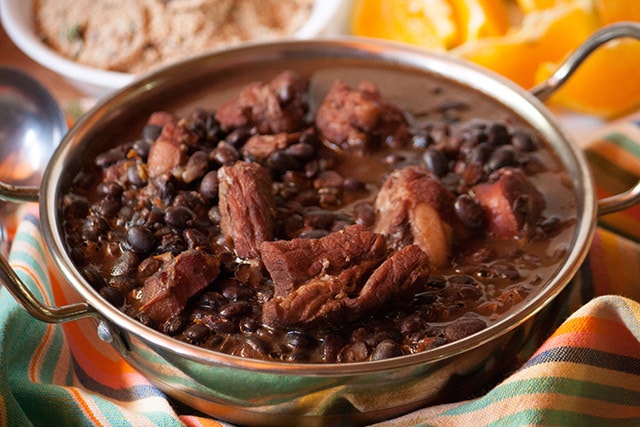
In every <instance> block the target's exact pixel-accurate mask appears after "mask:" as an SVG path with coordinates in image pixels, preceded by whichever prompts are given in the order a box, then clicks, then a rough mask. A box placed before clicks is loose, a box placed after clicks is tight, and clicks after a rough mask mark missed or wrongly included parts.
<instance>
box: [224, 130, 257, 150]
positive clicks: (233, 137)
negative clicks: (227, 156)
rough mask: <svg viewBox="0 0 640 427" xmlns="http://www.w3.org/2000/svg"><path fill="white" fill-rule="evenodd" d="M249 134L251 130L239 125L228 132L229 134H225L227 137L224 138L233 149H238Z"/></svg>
mask: <svg viewBox="0 0 640 427" xmlns="http://www.w3.org/2000/svg"><path fill="white" fill-rule="evenodd" d="M250 136H251V131H250V130H249V129H248V128H246V127H239V128H235V129H233V130H232V131H231V132H229V135H227V137H226V138H225V141H226V143H227V144H229V145H230V146H232V147H234V148H235V149H238V148H240V147H242V146H243V145H244V143H245V142H247V140H248V139H249V137H250Z"/></svg>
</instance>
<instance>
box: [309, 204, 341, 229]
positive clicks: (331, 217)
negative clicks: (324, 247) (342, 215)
mask: <svg viewBox="0 0 640 427" xmlns="http://www.w3.org/2000/svg"><path fill="white" fill-rule="evenodd" d="M303 218H304V226H306V227H311V228H316V229H321V230H329V229H330V228H331V225H333V223H334V221H335V220H336V214H335V213H333V212H331V211H328V210H324V209H314V210H310V211H307V212H305V213H304V215H303Z"/></svg>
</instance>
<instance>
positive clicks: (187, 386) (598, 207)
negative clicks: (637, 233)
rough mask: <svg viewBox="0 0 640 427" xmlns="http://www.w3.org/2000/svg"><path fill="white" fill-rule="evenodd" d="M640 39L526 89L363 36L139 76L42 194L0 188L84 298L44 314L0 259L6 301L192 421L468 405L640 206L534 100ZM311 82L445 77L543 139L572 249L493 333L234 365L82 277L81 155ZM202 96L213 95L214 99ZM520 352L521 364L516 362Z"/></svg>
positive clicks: (198, 61)
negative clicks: (566, 207)
mask: <svg viewBox="0 0 640 427" xmlns="http://www.w3.org/2000/svg"><path fill="white" fill-rule="evenodd" d="M619 37H634V38H636V39H640V26H638V25H633V24H620V25H616V26H612V27H608V28H606V29H603V30H601V31H600V32H598V33H596V34H595V35H594V36H593V37H592V38H591V39H590V40H589V41H587V42H586V43H585V44H584V45H583V46H582V47H581V48H580V49H579V50H578V51H576V53H574V54H573V55H572V56H571V57H570V58H569V59H568V60H567V62H566V63H565V64H564V65H563V66H562V67H561V68H560V69H559V71H558V72H556V73H555V74H554V75H553V76H552V77H551V79H550V80H548V81H547V82H545V83H543V84H542V85H540V86H538V87H536V88H534V89H533V90H532V91H531V92H526V91H524V90H522V89H520V88H519V87H517V86H515V85H513V84H511V83H510V82H508V81H507V80H505V79H503V78H501V77H499V76H497V75H494V74H492V73H490V72H487V71H485V70H482V69H480V68H478V67H476V66H474V65H471V64H468V63H466V62H463V61H460V60H458V59H455V58H452V57H450V56H447V55H444V54H436V53H430V52H427V51H425V50H419V49H414V48H411V47H406V46H399V45H395V44H388V43H382V42H374V41H370V40H363V39H353V38H344V39H334V40H315V41H292V42H279V43H273V44H260V45H252V46H247V47H241V48H237V49H233V50H225V51H220V52H215V53H211V54H208V55H204V56H200V57H197V58H195V59H192V60H189V61H187V62H182V63H179V64H176V65H172V66H169V67H167V68H164V69H161V70H159V71H157V72H154V73H152V74H149V75H146V76H144V77H142V78H140V79H138V80H136V81H135V82H133V83H132V84H130V85H128V86H127V87H125V88H123V89H121V90H118V91H116V92H115V93H113V94H112V95H110V96H108V97H107V98H105V99H103V100H101V101H100V102H99V104H98V105H97V106H96V107H95V108H93V109H92V110H91V111H90V112H88V113H87V114H85V115H84V116H83V117H82V118H81V119H80V120H79V121H78V122H77V123H76V124H75V126H74V127H73V128H72V129H71V130H70V131H69V133H68V134H67V135H66V137H65V138H64V140H63V141H62V143H61V145H60V147H59V148H58V150H57V151H56V152H55V154H54V156H53V158H52V159H51V162H50V164H49V165H48V168H47V170H46V173H45V176H44V181H43V184H42V186H41V187H40V188H39V189H38V188H18V189H16V188H14V187H8V186H6V185H2V186H1V187H0V192H1V193H2V197H3V198H5V199H11V200H22V201H24V200H31V201H33V200H35V201H38V202H39V204H40V216H41V221H42V232H43V234H44V237H45V240H46V243H47V246H48V248H49V250H50V252H51V256H52V258H53V260H54V261H55V264H56V266H57V268H58V269H59V272H60V274H61V275H62V276H63V277H64V279H65V280H66V282H68V284H69V285H70V286H71V287H72V288H73V289H74V290H75V291H76V292H77V293H78V294H79V296H80V298H81V300H82V302H80V303H77V304H71V305H65V306H58V307H50V306H45V305H43V304H42V303H41V302H39V301H38V300H37V299H36V298H34V296H33V295H32V294H31V293H30V292H29V290H28V289H27V287H26V286H25V285H24V284H23V283H22V282H21V281H20V280H19V278H18V277H17V275H16V274H15V273H14V272H13V270H12V269H11V267H10V266H9V265H8V263H7V261H6V260H5V259H4V258H2V259H0V266H1V269H0V271H1V273H0V274H1V276H2V280H3V281H4V283H5V285H6V286H7V288H8V289H9V291H10V292H11V293H12V294H13V295H14V297H15V298H16V299H17V300H18V301H19V302H20V303H21V304H22V305H23V306H24V307H25V308H26V309H27V310H28V311H29V313H30V314H31V315H33V316H34V317H36V318H37V319H39V320H42V321H44V322H54V323H57V322H68V321H75V320H77V319H81V318H85V317H90V318H93V319H95V322H96V326H97V335H98V337H99V338H100V339H101V340H104V341H107V342H109V343H111V344H112V346H113V347H114V348H115V349H116V350H117V351H118V352H119V353H120V355H121V356H122V357H123V358H124V359H125V360H126V361H127V362H129V363H130V364H131V365H132V366H133V367H135V368H136V369H137V370H139V371H140V372H141V373H142V374H143V375H145V376H146V377H147V378H148V379H149V380H150V381H151V382H153V383H154V384H155V385H157V386H158V388H160V389H162V390H163V391H165V392H166V393H167V394H168V395H170V396H172V397H174V398H176V399H178V400H180V401H182V402H184V403H186V404H188V405H190V406H192V407H193V408H196V409H198V410H200V411H202V412H205V413H207V414H210V415H212V416H216V417H219V418H222V419H225V420H229V421H231V422H236V423H241V424H252V425H257V424H263V425H276V424H282V423H288V424H289V423H296V424H313V425H315V424H318V425H319V424H325V423H332V422H348V423H366V422H372V421H376V420H381V419H385V418H389V417H394V416H398V415H400V414H403V413H406V412H408V411H411V410H414V409H416V408H419V407H422V406H425V405H430V404H436V403H441V402H445V401H450V400H452V399H460V398H463V397H468V396H470V395H471V394H472V393H473V392H476V391H478V390H480V389H481V387H482V386H486V385H487V384H491V383H490V381H494V380H496V379H498V378H500V376H501V375H504V374H506V373H507V370H508V369H509V368H510V367H512V366H513V365H514V363H516V362H517V361H518V360H521V359H518V353H519V352H521V350H523V349H524V348H526V347H525V345H526V344H527V343H530V342H531V340H535V339H537V338H540V335H542V336H543V337H544V334H545V329H544V328H541V325H542V324H543V323H544V322H545V320H547V317H548V315H550V314H552V313H553V310H552V309H551V307H552V305H553V304H561V303H562V300H561V299H558V295H559V294H561V293H562V291H563V290H564V289H565V288H566V287H567V286H568V285H569V284H570V282H571V280H572V278H573V276H574V275H575V273H576V271H577V269H578V268H579V267H580V265H581V263H582V261H583V259H584V258H585V256H586V254H587V252H588V249H589V246H590V243H591V240H592V237H593V234H594V231H595V228H596V221H597V218H598V216H599V215H606V214H608V213H611V212H615V211H618V210H622V209H625V208H627V207H629V206H631V205H633V204H635V203H637V202H638V200H639V199H640V183H639V184H637V185H636V186H635V187H634V188H633V189H631V190H629V191H628V192H626V193H622V194H619V195H616V196H613V197H610V198H606V199H601V200H597V198H596V196H595V190H594V184H593V180H592V177H591V175H590V172H589V166H588V164H587V161H586V160H585V156H584V154H583V152H582V151H581V150H580V149H579V148H578V147H577V146H576V144H575V143H574V142H573V141H572V140H571V138H570V137H569V136H568V135H567V134H566V132H565V131H564V130H563V129H562V127H561V126H560V125H559V124H558V121H557V120H556V118H555V117H554V116H553V115H552V114H551V113H550V112H549V111H548V109H547V108H546V107H545V106H544V105H543V104H542V102H541V101H540V99H544V98H546V97H547V96H549V95H550V94H551V93H553V92H554V91H555V90H556V89H557V88H558V87H560V86H561V85H562V83H564V81H565V80H566V79H567V78H568V77H569V75H570V74H571V73H572V72H573V71H574V70H575V69H576V67H578V65H579V64H580V63H581V62H582V61H583V60H584V59H585V58H586V57H587V56H588V55H589V53H590V52H592V51H593V50H594V49H596V48H597V47H598V46H599V45H601V44H603V43H604V42H606V41H608V40H611V39H614V38H619ZM284 69H291V70H296V71H298V72H299V73H300V74H301V75H307V76H312V85H313V84H317V85H318V87H322V85H323V84H327V82H329V81H333V79H334V77H335V76H340V77H341V78H344V79H347V80H348V79H350V78H353V79H356V80H362V79H363V78H364V77H366V78H368V79H374V80H375V81H376V83H378V84H379V86H380V87H381V91H382V92H383V93H387V92H389V91H393V90H394V88H397V87H398V86H399V85H403V84H404V83H403V82H410V84H411V85H415V84H418V85H419V83H420V82H421V81H425V79H427V80H429V79H430V80H431V81H432V80H433V79H441V80H447V81H452V82H455V83H457V84H458V85H460V86H461V87H463V88H465V90H469V91H472V92H474V93H480V94H481V95H482V96H486V97H489V98H492V99H495V100H497V101H498V102H500V103H502V104H503V105H505V106H506V107H507V108H509V109H510V110H511V111H513V112H514V113H515V114H516V115H518V116H520V117H522V118H523V119H524V120H525V121H526V122H527V123H529V124H530V125H531V126H532V127H533V128H535V129H537V130H538V131H539V132H540V133H541V134H543V135H544V136H545V137H546V139H547V140H548V141H550V143H551V145H552V146H553V147H554V149H555V150H556V151H557V153H558V155H559V157H560V158H561V161H562V162H563V163H564V166H565V168H566V169H567V170H568V172H569V174H570V176H571V178H572V181H573V186H574V189H575V199H576V205H577V206H576V209H577V214H576V218H577V224H576V227H575V234H574V236H573V239H572V242H571V247H570V250H569V253H568V254H567V256H566V259H565V261H564V262H563V263H562V264H561V265H560V266H559V268H558V269H557V272H556V273H555V275H554V276H553V277H552V278H551V279H550V280H549V281H548V283H546V284H544V285H541V286H540V288H539V290H538V292H537V293H535V294H534V295H532V296H531V297H530V298H529V299H528V300H526V301H525V302H523V303H522V304H521V305H519V306H518V307H517V308H516V309H514V310H513V311H511V312H510V313H509V314H508V315H506V316H505V317H504V318H502V319H501V320H500V321H498V322H497V323H495V324H493V325H491V326H489V327H488V328H486V329H484V330H482V331H480V332H477V333H475V334H473V335H471V336H468V337H466V338H464V339H461V340H459V341H456V342H453V343H450V344H446V345H444V346H442V347H439V348H435V349H432V350H428V351H424V352H422V353H418V354H413V355H408V356H402V357H397V358H393V359H388V360H383V361H375V362H360V363H349V364H339V365H338V364H324V365H320V364H297V363H286V364H285V363H277V362H267V361H260V360H249V359H242V358H239V357H234V356H229V355H226V354H220V353H217V352H214V351H210V350H206V349H202V348H199V347H195V346H192V345H189V344H186V343H183V342H179V341H177V340H175V339H173V338H171V337H169V336H167V335H164V334H162V333H160V332H158V331H155V330H153V329H150V328H149V327H146V326H144V325H142V324H141V323H139V322H137V321H136V320H134V319H132V318H130V317H128V316H126V315H125V314H123V313H122V312H120V311H119V310H118V309H117V308H115V307H114V306H112V305H111V304H110V303H108V302H107V301H106V300H104V299H103V298H102V297H101V296H100V295H99V293H98V292H97V291H95V290H94V289H93V288H92V287H91V286H90V285H89V284H88V283H87V281H86V280H85V279H84V277H83V276H82V274H81V273H80V272H79V271H78V269H77V268H76V267H75V266H74V265H73V263H72V262H71V259H70V257H69V255H68V254H67V251H66V247H65V243H64V237H63V230H62V213H61V203H60V200H61V199H62V195H63V194H65V193H66V191H67V189H68V187H69V186H70V181H71V180H72V179H73V177H74V176H75V175H76V173H77V172H78V171H79V169H80V166H81V164H82V163H83V161H85V160H86V159H92V158H93V157H94V156H95V154H97V153H98V152H99V151H103V150H104V147H105V144H109V141H111V140H117V141H121V140H124V138H127V137H128V136H129V133H130V130H131V129H133V128H136V129H138V130H139V128H140V125H141V124H143V123H144V121H145V119H146V117H148V115H149V114H150V113H152V112H153V111H157V110H171V111H174V112H176V113H177V114H181V113H186V112H188V111H191V109H192V108H193V107H195V106H197V105H202V104H203V103H205V102H207V103H209V104H208V105H211V104H210V103H213V104H214V105H215V103H216V102H220V101H222V100H225V99H227V98H228V97H229V96H230V94H232V93H234V91H235V90H237V89H238V88H239V87H241V86H243V85H244V84H246V83H247V82H250V81H254V80H262V81H266V80H267V79H268V78H269V77H270V76H272V75H275V74H276V73H278V72H280V71H282V70H284ZM212 93H214V94H215V96H214V97H212V95H211V94H212ZM520 356H522V354H521V355H520Z"/></svg>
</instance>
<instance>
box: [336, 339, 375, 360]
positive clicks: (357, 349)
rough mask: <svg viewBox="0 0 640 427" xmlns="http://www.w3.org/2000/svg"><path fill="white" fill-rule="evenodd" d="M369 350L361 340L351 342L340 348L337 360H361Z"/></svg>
mask: <svg viewBox="0 0 640 427" xmlns="http://www.w3.org/2000/svg"><path fill="white" fill-rule="evenodd" d="M368 356H369V350H368V349H367V345H366V344H365V343H363V342H362V341H358V342H352V343H350V344H347V345H346V346H344V347H343V348H342V350H341V351H340V354H339V355H338V360H339V361H340V362H342V363H353V362H362V361H365V360H367V357H368Z"/></svg>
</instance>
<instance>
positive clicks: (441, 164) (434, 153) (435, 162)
mask: <svg viewBox="0 0 640 427" xmlns="http://www.w3.org/2000/svg"><path fill="white" fill-rule="evenodd" d="M424 163H425V165H426V166H427V168H428V169H429V170H430V171H431V172H433V173H434V174H436V175H437V176H439V177H443V176H445V175H446V174H447V172H449V160H448V159H447V156H445V155H444V154H443V153H442V152H441V151H439V150H436V149H433V148H429V149H427V150H426V151H425V152H424Z"/></svg>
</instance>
